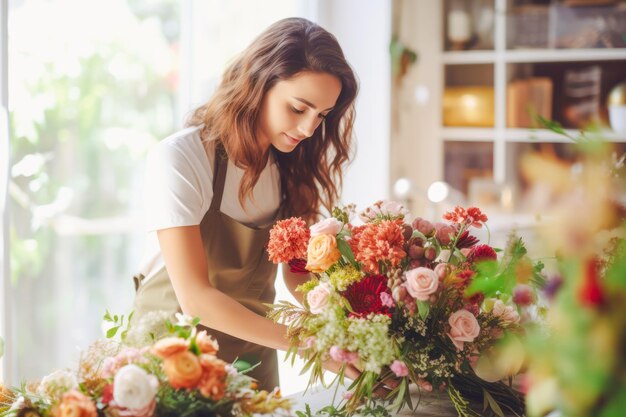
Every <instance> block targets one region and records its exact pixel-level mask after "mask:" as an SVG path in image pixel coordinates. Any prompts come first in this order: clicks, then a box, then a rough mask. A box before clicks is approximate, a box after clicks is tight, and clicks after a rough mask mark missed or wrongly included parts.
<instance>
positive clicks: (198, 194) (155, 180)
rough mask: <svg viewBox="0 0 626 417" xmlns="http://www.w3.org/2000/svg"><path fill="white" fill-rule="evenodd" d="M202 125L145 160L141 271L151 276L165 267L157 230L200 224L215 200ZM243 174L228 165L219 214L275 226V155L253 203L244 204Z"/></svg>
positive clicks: (277, 202)
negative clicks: (145, 234) (144, 237)
mask: <svg viewBox="0 0 626 417" xmlns="http://www.w3.org/2000/svg"><path fill="white" fill-rule="evenodd" d="M200 129H201V127H199V126H195V127H189V128H186V129H183V130H181V131H179V132H177V133H175V134H173V135H171V136H169V137H167V138H165V139H163V140H162V141H160V142H159V143H158V144H156V145H155V146H154V147H153V148H152V149H151V150H150V152H149V154H148V158H147V160H146V170H145V177H144V214H145V218H144V221H145V227H146V229H147V231H148V232H149V236H148V242H147V246H146V257H145V258H146V259H145V260H144V263H143V267H142V268H141V272H142V273H143V274H144V275H146V277H147V276H149V275H150V274H151V273H152V272H156V271H157V270H159V269H160V268H161V267H162V266H163V260H162V258H161V256H160V249H159V245H158V240H157V237H156V231H157V230H161V229H167V228H170V227H177V226H192V225H198V224H200V222H201V221H202V219H203V217H204V215H205V214H206V212H207V211H208V210H209V207H210V205H211V200H212V199H213V163H214V158H215V155H214V153H211V154H210V155H208V156H207V152H206V151H205V149H204V146H203V144H202V141H201V138H200ZM243 174H244V170H243V169H241V168H238V167H237V166H235V164H234V163H233V162H232V161H230V160H229V161H228V170H227V172H226V180H225V184H224V194H223V196H222V204H221V207H220V211H221V212H222V213H224V214H226V215H228V216H230V217H232V218H233V219H235V220H237V221H238V222H240V223H243V224H245V225H247V226H253V227H254V226H256V227H263V226H267V225H268V224H270V223H271V222H272V220H273V219H274V217H275V215H276V211H277V210H278V207H279V205H280V176H279V173H278V167H277V166H276V163H275V162H274V160H273V158H272V157H271V153H270V158H269V160H268V163H267V166H266V167H265V168H264V169H263V171H262V173H261V176H260V177H259V181H258V182H257V183H256V185H255V186H254V189H253V196H254V200H252V199H251V198H250V197H247V198H246V206H245V207H246V210H244V208H243V207H242V206H241V204H240V203H239V185H240V183H241V178H242V177H243Z"/></svg>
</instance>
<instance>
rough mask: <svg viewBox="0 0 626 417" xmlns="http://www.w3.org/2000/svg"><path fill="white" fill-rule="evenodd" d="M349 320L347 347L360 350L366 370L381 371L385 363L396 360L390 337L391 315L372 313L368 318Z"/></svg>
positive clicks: (355, 350) (354, 350) (350, 349)
mask: <svg viewBox="0 0 626 417" xmlns="http://www.w3.org/2000/svg"><path fill="white" fill-rule="evenodd" d="M348 321H349V322H350V324H349V327H348V333H349V335H350V344H348V346H346V349H348V350H349V351H352V352H359V356H360V358H361V363H362V364H363V367H364V369H365V370H366V371H373V372H380V371H381V368H382V367H383V366H384V365H388V364H390V363H391V362H392V361H393V360H394V358H395V353H394V349H393V343H391V340H390V339H389V325H390V324H391V319H390V318H389V317H387V316H385V315H382V314H372V315H370V316H369V317H368V318H367V319H360V318H351V319H349V320H348Z"/></svg>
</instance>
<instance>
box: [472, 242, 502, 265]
mask: <svg viewBox="0 0 626 417" xmlns="http://www.w3.org/2000/svg"><path fill="white" fill-rule="evenodd" d="M496 259H498V254H497V253H496V251H495V250H493V248H492V247H491V246H489V245H478V246H474V248H473V249H472V251H471V252H470V254H469V255H468V256H467V260H468V261H469V262H480V261H495V260H496Z"/></svg>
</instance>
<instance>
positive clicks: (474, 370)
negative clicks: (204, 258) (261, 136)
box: [267, 201, 542, 416]
mask: <svg viewBox="0 0 626 417" xmlns="http://www.w3.org/2000/svg"><path fill="white" fill-rule="evenodd" d="M352 211H353V208H352V207H348V208H347V209H334V210H333V212H332V217H330V218H328V219H325V220H323V221H321V222H319V223H317V224H315V225H313V226H311V227H310V228H309V227H307V225H306V224H305V223H304V221H303V220H302V219H299V218H290V219H287V220H283V221H281V222H278V223H277V224H276V226H275V227H274V228H273V229H272V231H271V233H270V241H269V244H268V248H267V249H268V254H269V258H270V260H272V261H273V262H275V263H279V262H281V263H288V264H289V265H290V267H291V270H292V271H294V272H302V273H308V272H312V273H313V274H314V275H313V278H312V279H311V280H309V281H308V282H307V283H305V284H303V285H301V286H300V287H299V288H298V289H299V291H302V293H303V295H304V300H305V301H304V307H300V306H296V305H293V304H291V303H288V302H284V301H282V302H279V303H278V304H275V305H273V306H272V307H273V308H272V310H271V311H270V317H271V318H273V319H274V320H276V321H283V322H286V323H287V324H288V325H289V335H290V337H291V341H292V348H291V349H290V351H289V352H288V357H289V355H301V356H302V357H303V358H304V359H305V361H306V364H305V367H304V369H303V372H305V371H307V370H311V379H310V381H309V384H312V383H316V382H318V381H321V382H322V383H324V380H323V362H324V361H325V360H328V359H332V360H334V361H337V362H340V363H342V364H344V366H343V368H342V370H341V371H340V372H339V374H338V378H337V381H338V383H343V378H344V371H345V367H346V366H347V365H348V364H351V365H354V366H355V367H357V368H358V369H359V370H361V371H362V373H361V374H360V376H359V377H358V378H356V380H354V381H353V383H352V384H351V386H350V388H349V391H348V393H347V395H346V396H345V403H344V404H343V405H342V406H341V410H343V412H344V413H345V414H346V415H351V414H353V413H356V412H357V411H358V412H360V413H361V414H363V413H364V410H365V406H364V404H370V405H371V404H373V403H371V401H372V400H373V398H374V393H375V392H376V391H377V390H379V389H380V387H384V386H387V387H388V394H387V395H385V396H384V398H383V400H385V404H386V405H385V407H387V409H394V410H400V409H401V408H402V407H404V406H405V405H408V406H409V407H411V408H413V405H412V398H411V393H410V392H409V385H410V384H414V385H415V386H417V387H418V390H419V391H420V392H421V391H433V390H434V391H441V392H447V394H448V395H449V397H450V399H451V401H452V402H453V404H454V406H455V409H456V410H457V412H458V414H459V416H476V415H482V414H479V413H477V412H476V411H474V410H473V409H472V408H471V407H470V400H477V401H481V403H484V404H485V407H484V408H485V409H487V408H490V409H491V410H492V411H493V412H495V413H496V414H498V415H501V416H502V415H503V414H504V412H509V413H514V414H517V415H522V414H523V413H524V400H523V397H522V395H521V394H520V392H518V391H516V390H515V389H513V388H512V387H511V384H510V383H509V384H506V383H504V382H503V381H501V380H503V379H505V378H506V377H508V376H510V375H514V374H515V373H516V372H518V371H519V369H520V367H521V366H522V362H523V358H524V355H523V349H522V345H521V343H520V339H519V338H520V336H521V335H523V331H524V328H523V326H522V324H521V323H520V312H522V313H523V312H524V311H525V309H528V308H530V307H531V306H532V304H533V303H534V301H535V287H536V285H538V284H541V283H542V277H541V275H540V273H539V272H540V271H541V267H542V266H541V264H537V265H533V264H532V263H531V262H530V260H529V259H528V257H527V256H526V250H525V248H524V245H523V244H522V242H521V240H520V239H515V238H512V239H511V240H510V242H509V244H508V246H507V248H506V250H505V252H504V253H503V256H502V258H501V259H500V260H498V255H497V252H496V250H495V249H494V248H492V247H491V246H489V245H486V244H480V243H479V241H478V239H477V238H476V237H475V236H474V235H472V231H473V230H474V229H475V228H481V227H483V226H484V225H485V222H486V221H487V216H486V215H485V214H484V213H482V212H481V210H480V209H478V208H475V207H472V208H469V209H467V210H466V209H464V208H461V207H456V208H455V210H454V211H451V212H448V213H446V214H445V215H444V220H446V221H445V222H436V223H431V222H430V221H428V220H425V219H421V218H416V219H414V220H413V221H412V222H411V224H408V223H407V222H406V221H405V218H406V216H407V214H408V213H407V211H406V210H405V209H404V208H403V207H402V206H401V205H399V204H398V203H394V202H381V201H379V202H377V203H376V204H374V205H373V206H372V207H369V208H368V209H366V210H365V211H364V212H362V213H361V215H360V219H361V220H362V222H363V224H361V225H355V224H352V223H351V222H350V217H351V215H352ZM509 382H510V381H509ZM359 407H361V408H359ZM367 407H369V405H368V406H367ZM367 410H379V407H377V408H371V407H369V408H367Z"/></svg>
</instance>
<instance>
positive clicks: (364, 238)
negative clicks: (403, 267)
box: [350, 219, 406, 274]
mask: <svg viewBox="0 0 626 417" xmlns="http://www.w3.org/2000/svg"><path fill="white" fill-rule="evenodd" d="M402 224H403V223H402V220H399V219H398V220H383V221H381V222H380V223H368V224H366V225H365V226H363V227H355V228H354V229H353V230H352V238H351V239H350V246H351V247H352V251H353V252H354V257H355V259H356V260H357V261H358V262H360V263H361V264H362V266H363V269H364V270H365V271H367V272H370V273H374V274H377V273H378V272H379V262H389V263H390V264H391V265H392V266H398V265H399V264H400V262H401V261H402V259H404V257H406V252H405V251H404V249H403V248H404V237H403V236H402V231H403V228H402Z"/></svg>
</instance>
